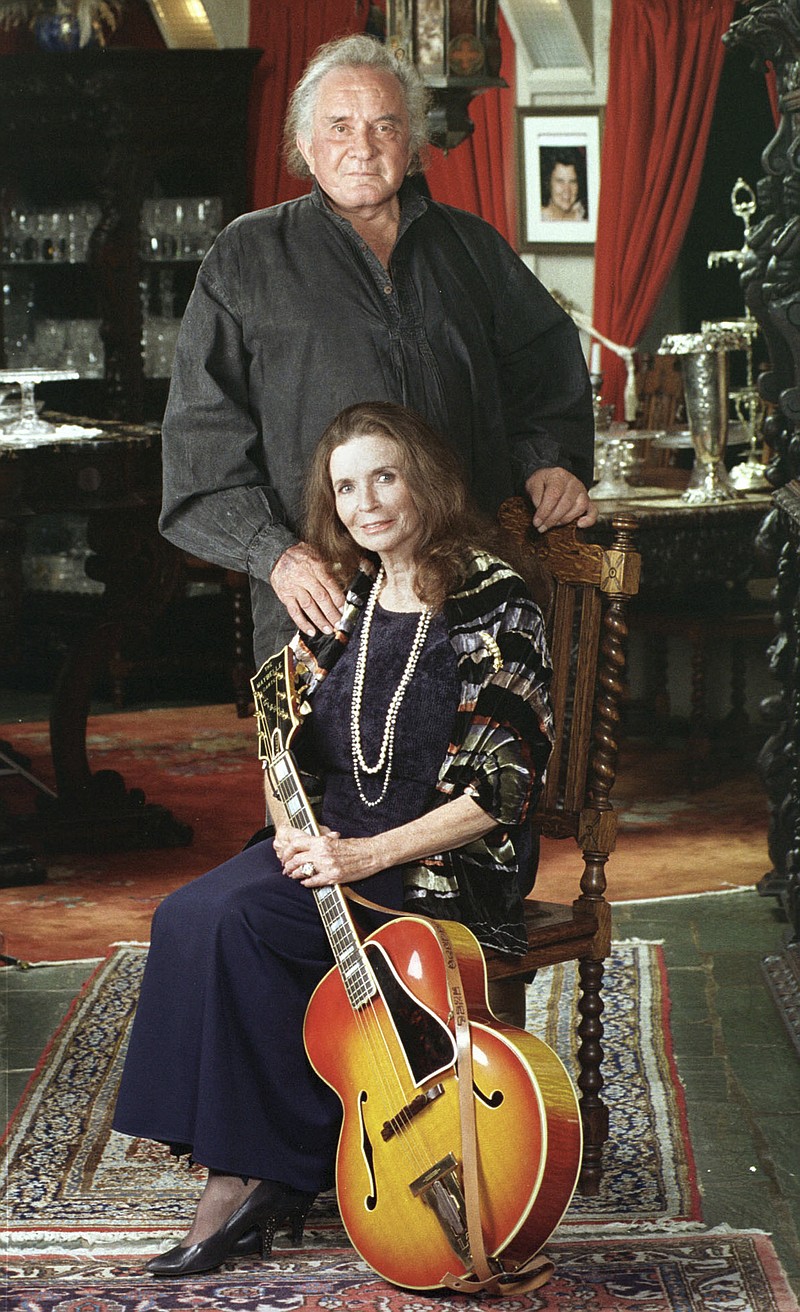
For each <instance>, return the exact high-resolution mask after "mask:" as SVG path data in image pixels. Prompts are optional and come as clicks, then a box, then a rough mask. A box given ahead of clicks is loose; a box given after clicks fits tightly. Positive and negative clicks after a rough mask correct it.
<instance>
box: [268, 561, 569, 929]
mask: <svg viewBox="0 0 800 1312" xmlns="http://www.w3.org/2000/svg"><path fill="white" fill-rule="evenodd" d="M374 576H375V574H374V570H373V569H372V568H371V567H369V566H368V565H366V564H365V566H364V567H363V568H362V569H361V570H360V571H359V573H358V574H357V575H356V577H355V578H354V579H353V580H352V582H351V583H350V586H349V588H348V590H347V600H346V604H345V609H344V612H343V616H342V620H341V622H340V624H339V626H338V627H337V629H336V631H335V633H334V634H333V635H325V634H320V635H317V636H315V637H314V638H306V637H304V636H302V635H299V634H298V635H297V636H296V637H295V639H294V642H293V643H292V647H293V650H294V653H295V658H296V662H297V664H296V674H297V686H298V690H299V692H300V694H301V696H302V695H305V696H309V697H310V696H313V693H314V691H315V689H316V688H317V687H318V686H319V683H320V682H321V680H322V679H324V677H325V675H326V674H327V673H328V671H329V670H330V669H331V668H332V667H333V665H334V664H335V662H336V660H337V659H338V657H339V656H340V655H341V653H342V651H343V650H344V646H345V645H346V643H347V642H348V640H349V638H350V635H351V634H352V632H353V630H354V628H355V625H356V623H357V620H358V616H359V614H360V612H361V610H362V609H363V607H364V604H365V602H366V598H367V596H368V594H369V590H370V588H371V586H372V582H373V579H374ZM443 613H444V617H445V621H446V623H447V627H448V631H449V635H450V642H451V643H452V646H453V649H454V651H455V653H456V657H457V661H458V676H459V679H460V684H461V690H460V698H459V705H458V710H457V711H456V714H455V719H454V725H453V736H452V742H451V743H450V746H449V748H448V751H447V755H446V757H445V760H444V762H443V763H442V767H441V769H440V771H439V777H438V780H437V784H436V788H437V800H436V803H435V805H441V804H443V803H444V802H447V801H449V800H450V799H451V798H453V797H458V796H461V795H462V794H466V795H468V796H470V797H472V798H474V800H475V801H476V802H477V804H478V805H479V806H480V807H481V808H482V809H483V810H484V811H486V812H488V814H489V815H491V816H493V817H494V819H495V820H496V821H497V826H496V828H495V829H492V830H490V832H489V833H488V834H486V835H485V836H484V837H483V838H480V839H477V840H476V841H475V842H472V843H468V844H466V845H465V846H463V847H459V848H455V849H452V850H451V851H447V852H441V853H438V854H436V855H434V856H430V857H426V858H425V859H424V860H422V861H420V862H418V863H415V864H413V865H408V866H406V869H405V887H406V900H407V903H408V909H409V910H411V911H414V912H422V913H426V912H427V913H428V914H434V915H437V916H439V917H440V918H450V919H459V920H461V921H463V923H464V924H466V925H467V926H468V927H469V928H470V929H471V930H472V932H473V934H475V936H476V937H477V938H478V940H479V941H480V942H481V943H482V944H483V945H484V946H485V947H492V948H496V949H498V950H500V951H502V952H508V953H512V954H519V953H521V952H523V951H524V950H525V948H526V946H527V939H526V935H525V925H524V919H523V904H522V893H521V884H524V882H525V878H526V875H527V871H526V870H525V869H524V865H525V862H526V859H527V856H528V854H529V850H530V834H529V829H528V825H527V824H526V820H527V818H528V816H529V813H530V811H531V809H532V808H533V807H535V804H536V801H537V799H538V795H539V791H540V789H541V785H542V781H543V776H544V770H545V767H546V765H547V760H548V757H549V755H550V748H551V743H552V715H551V709H550V703H549V695H548V689H549V684H550V677H551V667H550V658H549V654H548V650H547V640H546V637H545V628H544V620H543V617H542V613H541V611H540V610H539V607H538V606H537V605H536V603H535V602H534V601H532V600H531V598H530V596H529V594H528V591H527V589H526V586H525V584H524V582H523V580H522V579H521V578H520V576H519V575H518V574H516V573H515V572H514V571H513V570H512V569H510V567H509V566H508V565H507V564H506V563H505V562H504V561H502V560H500V559H499V558H498V557H497V556H493V555H489V554H487V553H485V552H475V553H474V555H473V558H472V562H471V567H470V572H469V575H468V577H467V579H466V582H465V583H464V584H463V586H462V587H461V588H460V589H459V591H458V592H456V593H454V594H453V595H452V596H450V597H448V598H447V600H446V601H445V604H444V608H443ZM448 902H450V903H451V906H452V910H450V911H448V905H447V904H448Z"/></svg>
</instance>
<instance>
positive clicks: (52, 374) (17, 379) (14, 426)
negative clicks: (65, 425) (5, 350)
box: [0, 369, 80, 441]
mask: <svg viewBox="0 0 800 1312" xmlns="http://www.w3.org/2000/svg"><path fill="white" fill-rule="evenodd" d="M76 378H80V374H79V373H78V371H77V369H0V384H2V383H17V384H18V385H19V388H20V392H21V394H22V397H21V401H20V413H19V419H16V420H14V422H13V423H11V424H9V425H8V426H7V427H6V428H5V429H4V430H3V438H4V440H5V441H8V440H9V439H11V440H12V441H13V440H14V439H18V440H19V439H24V438H26V437H44V436H46V435H47V434H50V433H54V432H55V431H56V430H55V425H54V424H51V423H48V421H47V420H46V419H42V418H41V416H40V415H38V414H37V413H36V398H35V395H34V393H35V388H36V384H37V383H57V382H74V380H75V379H76Z"/></svg>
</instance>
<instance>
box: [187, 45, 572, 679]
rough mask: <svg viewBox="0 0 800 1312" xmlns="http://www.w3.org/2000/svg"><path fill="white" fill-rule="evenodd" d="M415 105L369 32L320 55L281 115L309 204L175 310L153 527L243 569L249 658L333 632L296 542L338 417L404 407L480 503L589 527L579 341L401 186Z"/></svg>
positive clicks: (280, 219) (224, 252)
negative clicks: (318, 458) (182, 310)
mask: <svg viewBox="0 0 800 1312" xmlns="http://www.w3.org/2000/svg"><path fill="white" fill-rule="evenodd" d="M425 108H426V101H425V91H424V88H423V86H422V84H421V82H420V80H419V78H418V76H417V74H416V72H415V70H414V69H413V68H411V67H409V66H407V65H404V64H401V63H398V62H396V61H395V60H394V59H393V58H392V56H391V54H390V52H389V51H387V50H386V49H385V48H384V47H383V46H382V45H380V44H379V43H378V42H376V41H374V40H373V39H372V38H370V37H366V36H356V37H346V38H343V39H342V40H340V41H335V42H331V43H329V45H327V46H324V47H322V48H321V50H320V51H318V52H317V54H316V55H315V56H314V58H313V59H312V61H311V63H310V64H309V66H308V68H307V69H306V72H305V73H304V75H303V77H302V78H301V80H300V82H299V83H298V86H297V88H296V90H295V93H294V96H293V98H292V104H291V106H290V110H289V114H288V117H287V142H288V157H289V162H290V165H293V166H294V167H295V169H296V170H298V171H300V170H302V171H304V172H306V173H307V174H308V175H310V176H313V178H314V187H313V191H312V193H311V195H310V196H305V197H303V198H301V199H300V200H296V201H290V202H287V203H286V204H284V205H278V206H274V207H272V208H271V209H267V210H262V211H260V212H258V213H256V214H249V215H243V216H242V217H241V218H239V219H237V220H236V221H235V222H234V223H232V224H231V225H230V226H229V227H228V228H227V229H226V230H225V231H224V232H223V233H222V234H221V235H220V236H219V237H218V239H217V241H216V242H215V244H214V247H213V249H212V250H211V251H210V252H209V254H208V255H207V257H206V259H205V261H204V263H203V266H202V268H201V270H200V272H199V275H198V279H197V284H196V286H195V290H194V292H193V294H192V297H191V299H190V302H189V305H188V307H187V310H186V314H185V316H184V320H183V325H182V328H181V334H180V341H179V344H178V350H177V353H176V358H175V364H174V369H173V377H172V386H171V389H170V398H169V403H168V406H167V412H166V415H165V419H164V428H163V438H164V503H163V509H162V516H161V529H162V532H163V533H164V534H165V536H166V537H168V538H169V539H170V540H171V541H173V542H175V543H176V544H177V545H178V546H180V547H182V548H184V549H185V550H187V551H189V552H191V553H192V554H194V555H196V556H200V557H201V558H202V559H205V560H210V561H213V562H214V563H216V564H219V565H221V566H223V567H225V568H229V569H238V570H242V571H246V572H247V573H248V574H249V576H250V583H251V594H252V601H253V618H254V628H255V635H254V647H255V655H256V660H257V662H261V661H262V660H263V659H264V658H265V657H266V656H267V655H269V654H270V653H271V652H272V651H275V650H277V649H279V648H280V647H281V646H283V645H284V644H285V643H286V642H287V641H288V639H289V637H290V635H291V633H292V632H293V630H294V629H295V628H300V629H301V630H302V631H303V632H305V633H308V634H311V633H313V632H314V631H315V629H321V630H323V631H325V632H330V631H331V629H332V627H333V626H334V624H335V623H336V620H337V619H338V616H339V612H340V608H341V605H342V603H343V596H342V592H341V589H340V586H339V583H338V582H337V581H336V579H334V578H333V577H332V576H331V575H330V574H329V573H328V572H327V570H326V569H324V568H323V567H322V565H321V563H320V562H319V561H318V559H317V558H316V556H315V554H314V553H313V552H312V551H311V549H310V548H309V547H308V546H307V544H305V543H303V542H302V541H299V540H298V535H297V531H296V530H297V526H298V523H299V518H300V513H301V503H302V489H303V481H304V470H305V466H306V463H307V460H308V457H309V455H310V453H311V451H312V450H313V448H314V446H315V444H316V442H317V440H318V438H319V436H320V435H321V433H322V431H323V429H324V428H325V427H326V425H327V424H328V422H329V421H330V420H331V419H332V418H333V417H334V416H335V415H336V414H338V413H339V411H340V410H342V409H343V408H344V407H345V406H347V405H350V404H353V403H355V402H357V401H365V400H391V401H397V402H400V403H403V404H405V405H408V406H409V407H411V408H412V409H414V410H416V411H417V412H418V413H420V414H421V415H422V416H423V417H424V418H425V419H427V421H428V422H429V423H430V424H431V425H432V426H433V427H435V428H437V429H439V431H441V432H442V433H444V434H445V435H446V436H448V437H449V438H450V440H451V441H452V442H453V444H454V445H455V446H456V447H457V449H458V450H459V453H460V455H461V457H462V460H463V462H464V465H465V468H466V471H467V476H468V479H469V482H470V484H471V486H472V488H473V491H474V492H475V494H476V497H477V499H478V500H479V502H480V503H481V504H482V505H483V506H484V508H486V509H488V510H491V511H494V510H495V509H496V508H497V506H498V505H499V503H500V501H501V500H503V498H504V497H506V496H508V495H510V494H511V493H513V492H515V491H517V490H521V489H522V487H523V486H524V487H525V488H526V489H527V491H528V493H529V495H530V496H531V499H532V501H533V503H534V505H535V506H536V507H537V510H536V521H535V522H536V524H537V527H538V528H539V529H540V530H542V531H544V530H545V529H547V528H549V527H551V526H552V525H554V524H558V523H567V522H572V521H574V522H577V523H578V524H579V525H584V526H585V525H589V524H591V523H593V522H594V519H595V518H596V514H595V511H594V508H593V507H592V506H591V504H590V502H589V499H588V495H587V492H586V486H587V485H588V482H589V481H590V480H591V476H592V450H593V422H592V400H591V387H590V383H589V377H588V372H587V370H586V366H585V362H584V359H583V354H582V352H581V349H580V344H579V340H578V333H577V329H576V328H575V325H574V324H573V322H572V320H571V319H570V318H569V316H568V315H566V314H565V313H564V311H563V310H561V309H560V307H559V306H557V305H556V304H555V302H554V301H553V299H552V298H551V297H550V296H549V294H548V293H547V292H546V291H545V290H544V288H543V287H542V286H541V284H540V283H539V282H538V281H537V280H536V279H535V278H534V277H533V275H532V274H531V273H530V272H529V270H528V269H527V268H526V267H525V265H524V264H523V262H522V261H521V260H520V259H519V258H518V256H517V255H516V254H515V253H514V252H513V251H512V250H511V249H510V247H509V246H508V245H507V244H506V243H505V242H504V241H503V240H502V238H500V236H499V235H498V234H497V233H496V232H495V230H494V229H493V228H492V227H491V226H490V225H488V224H486V223H484V222H483V221H482V220H481V219H478V218H476V217H475V216H474V215H469V214H465V213H462V212H460V211H457V210H453V209H450V208H449V207H447V206H442V205H438V204H435V203H433V202H431V201H427V200H425V199H423V197H422V196H421V195H420V193H419V191H418V190H417V189H416V188H415V187H414V185H413V183H410V182H409V181H407V174H408V173H409V172H411V171H414V170H415V169H417V168H418V167H419V153H420V150H421V149H422V148H423V146H424V144H425Z"/></svg>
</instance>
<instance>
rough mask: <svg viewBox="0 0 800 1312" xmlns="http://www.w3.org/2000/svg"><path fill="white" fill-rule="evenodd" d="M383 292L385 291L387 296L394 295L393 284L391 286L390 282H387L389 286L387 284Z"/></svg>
mask: <svg viewBox="0 0 800 1312" xmlns="http://www.w3.org/2000/svg"><path fill="white" fill-rule="evenodd" d="M383 290H384V291H385V293H386V295H387V296H391V294H392V284H391V283H390V282H387V284H386V286H385V287H384V289H383Z"/></svg>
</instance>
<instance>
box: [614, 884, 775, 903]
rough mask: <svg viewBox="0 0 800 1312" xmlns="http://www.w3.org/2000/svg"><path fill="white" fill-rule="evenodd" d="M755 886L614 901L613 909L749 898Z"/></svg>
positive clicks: (748, 885) (738, 886)
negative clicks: (742, 895) (736, 896)
mask: <svg viewBox="0 0 800 1312" xmlns="http://www.w3.org/2000/svg"><path fill="white" fill-rule="evenodd" d="M755 889H756V886H755V883H753V884H744V885H742V884H737V885H733V884H732V885H731V887H730V888H710V889H709V890H708V892H707V893H667V894H666V895H665V896H664V897H629V898H621V899H617V898H615V899H614V902H613V903H612V906H614V907H639V906H644V905H645V904H646V905H648V906H649V905H650V903H651V902H652V903H656V902H686V901H687V900H688V899H689V898H698V897H730V896H731V895H732V894H735V893H747V894H749V895H750V896H751V897H752V895H753V893H754V892H755Z"/></svg>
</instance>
